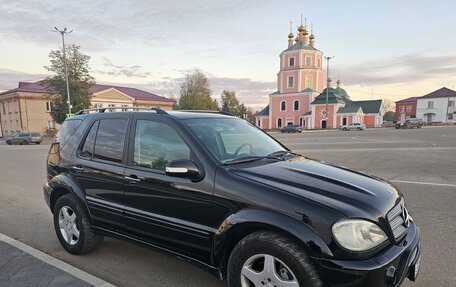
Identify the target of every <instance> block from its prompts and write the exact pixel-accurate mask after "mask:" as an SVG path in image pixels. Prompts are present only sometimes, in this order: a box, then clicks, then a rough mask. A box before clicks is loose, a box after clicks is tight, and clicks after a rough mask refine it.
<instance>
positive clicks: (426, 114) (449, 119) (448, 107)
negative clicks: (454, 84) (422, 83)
mask: <svg viewBox="0 0 456 287" xmlns="http://www.w3.org/2000/svg"><path fill="white" fill-rule="evenodd" d="M455 102H456V91H453V90H450V89H448V88H445V87H443V88H441V89H438V90H437V91H434V92H432V93H429V94H427V95H424V96H422V97H419V98H417V104H416V117H417V118H418V119H422V120H423V121H424V122H425V123H429V124H430V123H456V114H455V113H456V110H455Z"/></svg>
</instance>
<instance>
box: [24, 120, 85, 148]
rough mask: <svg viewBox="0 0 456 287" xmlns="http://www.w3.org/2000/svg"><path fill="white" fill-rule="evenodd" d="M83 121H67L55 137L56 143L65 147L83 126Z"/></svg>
mask: <svg viewBox="0 0 456 287" xmlns="http://www.w3.org/2000/svg"><path fill="white" fill-rule="evenodd" d="M81 123H82V120H66V121H64V122H63V124H62V126H61V127H60V130H59V132H58V133H57V136H56V137H55V141H56V142H58V143H60V146H61V147H62V146H64V145H65V144H66V142H67V141H68V140H69V139H70V137H71V136H72V135H73V133H74V132H75V131H76V130H77V129H78V127H79V126H80V125H81ZM33 135H34V136H39V134H36V135H35V134H33Z"/></svg>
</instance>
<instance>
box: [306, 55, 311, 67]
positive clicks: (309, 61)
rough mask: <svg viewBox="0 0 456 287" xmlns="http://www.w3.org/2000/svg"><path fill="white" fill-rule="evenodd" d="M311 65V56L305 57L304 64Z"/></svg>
mask: <svg viewBox="0 0 456 287" xmlns="http://www.w3.org/2000/svg"><path fill="white" fill-rule="evenodd" d="M311 65H312V58H311V57H306V66H307V67H309V66H311Z"/></svg>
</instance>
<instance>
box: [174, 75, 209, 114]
mask: <svg viewBox="0 0 456 287" xmlns="http://www.w3.org/2000/svg"><path fill="white" fill-rule="evenodd" d="M179 96H180V97H179V109H181V110H214V109H215V110H217V109H218V105H217V101H215V100H213V99H212V98H211V90H210V88H209V81H208V79H207V77H206V76H205V75H204V74H203V73H202V72H201V71H199V70H194V71H193V72H191V73H188V74H187V75H186V76H185V79H184V81H183V82H182V83H181V84H180V91H179Z"/></svg>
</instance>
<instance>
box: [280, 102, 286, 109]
mask: <svg viewBox="0 0 456 287" xmlns="http://www.w3.org/2000/svg"><path fill="white" fill-rule="evenodd" d="M286 109H287V103H285V101H282V102H281V103H280V110H281V111H285V110H286Z"/></svg>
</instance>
